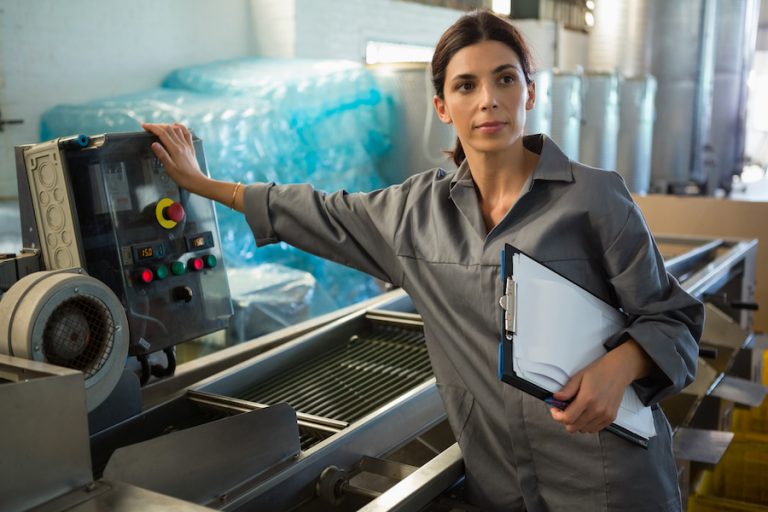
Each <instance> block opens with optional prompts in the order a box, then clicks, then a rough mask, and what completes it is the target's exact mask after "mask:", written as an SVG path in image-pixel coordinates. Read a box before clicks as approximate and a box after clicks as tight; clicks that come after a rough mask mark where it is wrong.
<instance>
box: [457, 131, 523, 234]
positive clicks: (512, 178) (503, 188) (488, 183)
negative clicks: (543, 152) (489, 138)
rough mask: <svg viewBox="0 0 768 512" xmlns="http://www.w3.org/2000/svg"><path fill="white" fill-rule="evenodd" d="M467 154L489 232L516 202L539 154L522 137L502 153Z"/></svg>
mask: <svg viewBox="0 0 768 512" xmlns="http://www.w3.org/2000/svg"><path fill="white" fill-rule="evenodd" d="M466 155H467V163H468V164H469V168H470V170H471V173H472V179H473V180H474V182H475V186H476V187H477V193H478V199H479V200H480V210H481V211H482V213H483V219H484V220H485V226H486V229H487V230H488V231H490V230H491V229H493V227H494V226H495V225H496V224H498V223H499V221H500V220H501V219H502V218H503V217H504V215H506V213H507V211H509V209H510V208H511V207H512V205H514V204H515V202H517V198H518V197H519V196H520V193H521V191H522V188H523V185H524V184H525V182H526V181H527V180H528V177H529V176H530V175H531V173H533V170H534V169H535V168H536V164H537V163H538V155H537V154H535V153H533V152H531V151H528V150H527V149H525V148H524V147H523V142H522V139H520V141H519V142H518V143H517V144H515V145H513V146H511V147H510V148H509V149H508V150H506V151H503V152H493V153H485V152H477V151H471V150H470V151H467V152H466Z"/></svg>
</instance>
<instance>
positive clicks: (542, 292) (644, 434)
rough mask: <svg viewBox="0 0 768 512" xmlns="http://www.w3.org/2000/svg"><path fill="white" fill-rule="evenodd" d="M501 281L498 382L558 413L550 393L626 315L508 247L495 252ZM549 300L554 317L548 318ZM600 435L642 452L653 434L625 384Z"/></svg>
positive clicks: (646, 411) (593, 354)
mask: <svg viewBox="0 0 768 512" xmlns="http://www.w3.org/2000/svg"><path fill="white" fill-rule="evenodd" d="M516 271H517V273H516ZM501 280H502V290H503V292H504V295H503V296H502V297H501V298H500V300H499V304H500V306H501V314H500V330H499V332H500V335H499V372H498V376H499V379H500V380H501V381H503V382H505V383H507V384H510V385H512V386H514V387H516V388H518V389H520V390H522V391H524V392H525V393H528V394H529V395H531V396H534V397H536V398H538V399H540V400H543V401H545V402H547V403H548V404H549V405H551V406H554V407H558V408H561V409H562V408H565V407H566V406H567V403H563V402H560V401H559V400H556V399H555V398H554V396H553V394H554V392H555V391H557V390H559V389H560V388H562V386H563V385H564V384H565V382H567V380H568V378H569V377H570V375H573V374H575V373H576V372H578V371H579V370H581V369H582V368H584V367H585V366H587V365H588V364H589V363H590V362H592V361H594V360H595V359H597V358H598V357H601V356H602V355H604V354H605V348H604V347H603V342H604V341H606V340H607V339H608V338H609V337H610V336H611V335H613V334H615V333H616V332H618V331H619V330H620V329H621V328H623V327H624V325H625V323H626V315H625V314H624V313H623V312H621V311H620V310H618V309H616V308H614V307H613V306H611V305H610V304H607V303H606V302H604V301H602V300H601V299H600V298H598V297H597V296H595V295H594V294H592V293H591V292H589V291H588V290H585V289H584V288H582V287H580V286H579V285H578V284H576V283H574V282H573V281H571V280H569V279H568V278H566V277H565V276H563V275H561V274H559V273H558V272H556V271H555V270H553V269H551V268H549V267H547V266H546V265H544V264H543V263H541V262H539V261H537V260H535V259H534V258H532V257H531V256H529V255H527V254H525V253H524V252H523V251H521V250H519V249H517V248H516V247H514V246H511V245H509V244H505V246H504V249H503V250H502V253H501ZM553 302H554V303H557V304H559V308H558V313H559V314H560V316H558V317H554V316H552V312H553V311H554V309H553V304H552V303H553ZM542 304H544V305H542ZM516 348H517V350H516ZM618 423H622V424H621V425H620V424H618ZM605 430H607V431H608V432H611V433H613V434H615V435H617V436H619V437H621V438H623V439H626V440H627V441H630V442H632V443H634V444H636V445H638V446H641V447H643V448H646V449H647V448H648V441H649V439H650V438H651V437H653V436H654V435H655V434H656V432H655V427H654V425H653V416H652V412H651V409H650V408H649V407H647V406H644V405H643V404H642V403H641V402H640V399H639V397H638V396H637V394H636V393H635V391H634V389H633V388H632V387H631V386H628V387H627V389H626V390H625V393H624V399H623V400H622V405H621V407H620V409H619V412H618V414H617V419H616V421H614V423H612V424H611V425H609V426H608V427H606V429H605Z"/></svg>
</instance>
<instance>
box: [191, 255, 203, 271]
mask: <svg viewBox="0 0 768 512" xmlns="http://www.w3.org/2000/svg"><path fill="white" fill-rule="evenodd" d="M203 266H204V264H203V260H201V259H200V258H189V261H188V262H187V267H188V268H189V270H191V271H192V272H200V271H201V270H203Z"/></svg>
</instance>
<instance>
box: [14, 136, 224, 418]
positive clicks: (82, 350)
mask: <svg viewBox="0 0 768 512" xmlns="http://www.w3.org/2000/svg"><path fill="white" fill-rule="evenodd" d="M156 140H157V139H156V137H154V136H152V135H150V134H147V133H124V134H108V135H99V136H96V137H88V136H85V135H78V136H75V137H67V138H60V139H55V140H52V141H48V142H44V143H40V144H34V145H27V146H20V147H17V149H16V160H17V171H18V183H19V206H20V210H21V212H20V213H21V215H20V216H21V224H22V226H21V227H22V242H23V246H24V249H23V251H22V253H21V254H20V255H19V256H17V257H16V258H6V259H4V260H3V261H2V266H3V281H4V282H3V284H4V287H5V288H10V289H8V291H7V292H6V293H5V295H4V298H3V300H2V302H0V321H1V323H2V325H3V326H7V327H5V328H4V329H2V330H1V331H0V352H2V353H5V354H8V355H13V356H19V357H23V358H27V359H33V360H36V361H41V362H47V363H50V364H55V365H58V366H64V367H67V368H72V369H75V370H78V371H81V372H83V373H84V375H85V380H86V387H87V389H88V391H89V393H88V408H89V410H93V409H94V408H95V407H96V406H98V405H99V404H100V403H101V402H102V401H104V400H105V399H106V398H107V396H108V395H109V394H110V392H111V391H112V388H113V387H114V386H115V385H116V384H117V382H118V380H119V379H120V376H121V374H122V371H123V367H124V366H125V358H126V356H127V355H131V356H137V357H138V358H139V361H140V362H141V364H142V374H141V380H142V382H146V381H147V380H148V379H149V376H150V367H149V363H148V359H147V355H148V354H150V353H153V352H157V351H159V350H164V351H165V352H166V354H167V356H168V367H167V368H166V369H164V370H163V371H160V372H157V371H156V373H159V374H161V375H170V374H172V373H173V368H174V366H175V364H174V357H173V351H172V348H173V346H174V345H176V344H178V343H180V342H183V341H187V340H189V339H193V338H196V337H198V336H201V335H204V334H207V333H210V332H213V331H217V330H220V329H223V328H225V327H226V326H227V325H228V321H229V317H230V316H231V315H232V305H231V301H230V296H229V286H228V282H227V277H226V272H225V269H224V266H223V265H222V264H221V244H220V241H219V235H218V229H217V224H216V215H215V211H214V208H213V203H212V202H211V201H209V200H206V199H204V198H202V197H199V196H195V195H192V194H189V193H187V192H186V191H183V190H181V189H180V188H179V187H178V186H177V185H176V184H175V183H174V182H173V181H172V180H171V179H170V178H169V176H168V175H167V174H166V173H165V171H164V169H163V167H162V165H161V164H160V162H159V161H158V160H157V159H156V158H155V156H154V154H153V153H152V151H151V149H150V145H151V143H152V142H154V141H156ZM194 143H195V148H196V151H197V155H198V161H199V163H200V167H201V168H202V169H206V166H205V156H204V153H203V147H202V142H201V141H200V140H199V139H197V138H196V139H195V141H194ZM16 279H18V282H15V283H14V282H13V281H14V280H16Z"/></svg>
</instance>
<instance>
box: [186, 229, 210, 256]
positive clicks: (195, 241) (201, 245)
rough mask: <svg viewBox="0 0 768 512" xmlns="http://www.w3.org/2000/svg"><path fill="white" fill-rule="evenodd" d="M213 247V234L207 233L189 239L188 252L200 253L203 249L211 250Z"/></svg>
mask: <svg viewBox="0 0 768 512" xmlns="http://www.w3.org/2000/svg"><path fill="white" fill-rule="evenodd" d="M211 247H213V233H211V232H210V231H206V232H205V233H199V234H197V235H192V236H188V237H187V250H188V251H199V250H201V249H210V248H211Z"/></svg>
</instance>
